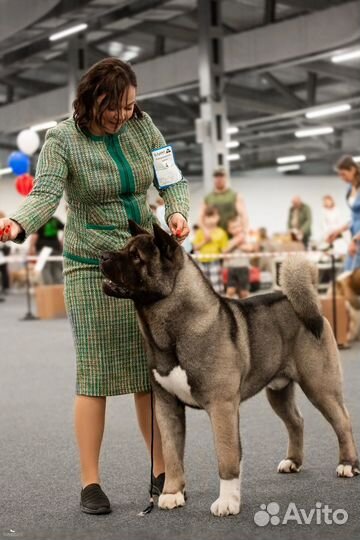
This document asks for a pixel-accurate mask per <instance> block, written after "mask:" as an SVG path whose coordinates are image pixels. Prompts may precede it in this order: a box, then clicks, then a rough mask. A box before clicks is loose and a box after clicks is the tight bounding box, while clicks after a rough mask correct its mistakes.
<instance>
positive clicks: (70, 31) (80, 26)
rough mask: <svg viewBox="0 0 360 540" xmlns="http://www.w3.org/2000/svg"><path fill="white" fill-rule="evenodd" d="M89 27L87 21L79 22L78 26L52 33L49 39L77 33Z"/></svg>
mask: <svg viewBox="0 0 360 540" xmlns="http://www.w3.org/2000/svg"><path fill="white" fill-rule="evenodd" d="M87 27H88V25H87V24H86V23H82V24H77V25H76V26H71V28H67V29H66V30H61V31H60V32H56V33H55V34H52V35H51V36H50V37H49V40H50V41H57V40H58V39H62V38H64V37H67V36H71V35H72V34H77V33H78V32H81V31H82V30H85V29H86V28H87Z"/></svg>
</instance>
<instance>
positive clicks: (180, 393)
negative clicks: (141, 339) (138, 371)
mask: <svg viewBox="0 0 360 540" xmlns="http://www.w3.org/2000/svg"><path fill="white" fill-rule="evenodd" d="M153 374H154V377H155V380H156V381H157V382H158V383H159V384H160V385H161V386H162V387H163V388H164V389H165V390H166V391H167V392H169V394H173V395H175V396H176V397H177V398H179V399H180V400H181V401H183V402H184V403H187V404H188V405H194V406H197V405H198V404H197V403H196V401H195V400H194V398H193V397H192V395H191V388H190V385H189V383H188V380H187V375H186V371H185V370H184V369H182V368H181V367H180V366H176V367H174V368H173V369H172V370H171V371H170V373H169V375H166V376H163V375H160V374H159V373H158V372H157V371H156V369H153Z"/></svg>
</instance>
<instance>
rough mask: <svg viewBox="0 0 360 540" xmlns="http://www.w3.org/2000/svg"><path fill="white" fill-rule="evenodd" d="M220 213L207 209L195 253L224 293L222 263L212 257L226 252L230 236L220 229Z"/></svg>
mask: <svg viewBox="0 0 360 540" xmlns="http://www.w3.org/2000/svg"><path fill="white" fill-rule="evenodd" d="M219 219H220V216H219V212H218V211H217V209H216V208H213V207H211V206H209V207H207V208H205V212H204V216H203V224H202V225H201V226H199V228H198V229H197V231H196V233H195V236H194V240H193V247H194V251H195V253H198V254H200V255H201V256H200V257H199V266H200V268H201V269H202V271H203V272H204V274H205V276H206V277H207V278H208V280H209V281H210V283H211V284H212V286H213V288H214V289H215V291H216V292H218V293H223V292H224V283H223V280H222V275H221V267H222V264H221V261H220V260H219V259H217V258H214V257H211V256H210V255H219V254H221V253H223V252H224V251H225V250H226V247H227V245H228V236H227V234H226V232H225V231H224V229H222V228H221V227H218V223H219Z"/></svg>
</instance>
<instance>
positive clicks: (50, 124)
mask: <svg viewBox="0 0 360 540" xmlns="http://www.w3.org/2000/svg"><path fill="white" fill-rule="evenodd" d="M55 126H57V122H56V120H49V122H44V123H43V124H36V125H35V126H31V128H30V129H32V130H33V131H44V130H45V129H50V128H53V127H55Z"/></svg>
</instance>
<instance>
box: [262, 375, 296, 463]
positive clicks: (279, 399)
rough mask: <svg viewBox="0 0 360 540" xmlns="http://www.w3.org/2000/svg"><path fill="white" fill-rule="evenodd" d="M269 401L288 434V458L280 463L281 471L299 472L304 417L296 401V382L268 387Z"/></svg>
mask: <svg viewBox="0 0 360 540" xmlns="http://www.w3.org/2000/svg"><path fill="white" fill-rule="evenodd" d="M266 395H267V398H268V400H269V403H270V405H271V407H272V408H273V410H274V411H275V412H276V414H277V415H278V416H279V417H280V418H281V420H282V421H283V422H284V424H285V426H286V429H287V432H288V435H289V441H288V448H287V453H286V458H285V459H283V460H282V461H280V463H279V465H278V472H279V473H296V472H299V471H300V469H301V466H302V463H303V457H304V419H303V417H302V416H301V413H300V411H299V409H298V407H297V405H296V402H295V383H294V382H293V381H290V382H289V384H288V385H287V386H285V388H281V389H280V390H273V389H272V388H269V387H267V388H266Z"/></svg>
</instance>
